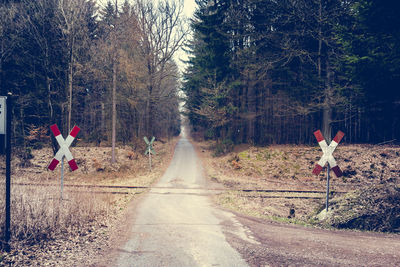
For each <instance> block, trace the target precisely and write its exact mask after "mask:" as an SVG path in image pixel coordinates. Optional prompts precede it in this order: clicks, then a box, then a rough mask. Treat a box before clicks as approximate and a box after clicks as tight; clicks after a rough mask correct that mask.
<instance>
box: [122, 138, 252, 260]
mask: <svg viewBox="0 0 400 267" xmlns="http://www.w3.org/2000/svg"><path fill="white" fill-rule="evenodd" d="M199 162H200V161H199V160H198V159H197V156H196V153H195V151H194V149H193V146H192V145H191V144H190V142H189V141H188V140H187V139H186V138H182V139H181V140H180V141H179V142H178V144H177V147H176V150H175V154H174V158H173V160H172V162H171V165H170V167H169V168H168V170H167V172H166V173H165V175H164V176H163V177H162V178H161V180H160V182H159V183H158V184H157V185H156V186H155V187H156V188H153V189H152V190H151V191H150V192H149V194H148V196H146V198H144V199H143V200H142V201H141V203H140V204H139V206H138V207H137V209H136V215H135V217H136V218H135V222H134V224H133V225H132V229H131V234H130V237H129V240H128V241H127V242H126V243H125V244H124V245H123V246H122V247H121V248H120V249H119V251H120V252H119V255H118V257H117V260H116V263H115V265H117V266H246V265H247V264H246V262H245V260H244V259H243V258H242V257H241V256H240V254H239V253H238V252H237V251H236V250H234V249H233V248H232V247H231V245H230V244H229V243H228V242H227V241H226V238H225V233H224V232H225V230H224V229H223V228H226V227H225V225H229V228H230V231H232V232H233V234H235V235H239V236H240V235H243V236H244V237H246V235H245V233H243V231H244V230H243V229H244V228H243V227H242V226H241V225H240V224H239V222H238V221H236V220H235V218H234V216H233V215H232V214H230V213H228V212H224V211H221V210H219V209H218V208H216V207H215V206H214V205H213V204H212V203H211V201H210V199H209V196H208V194H209V193H208V192H209V191H207V190H204V188H206V187H207V183H206V181H205V179H204V177H203V176H202V174H201V173H202V171H201V166H200V163H199ZM249 241H250V242H251V240H249Z"/></svg>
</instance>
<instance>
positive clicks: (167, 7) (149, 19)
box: [134, 0, 189, 135]
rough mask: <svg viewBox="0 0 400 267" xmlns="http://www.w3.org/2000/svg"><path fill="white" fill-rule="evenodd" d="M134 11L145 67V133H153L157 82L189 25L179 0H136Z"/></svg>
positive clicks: (161, 79) (159, 91) (178, 47)
mask: <svg viewBox="0 0 400 267" xmlns="http://www.w3.org/2000/svg"><path fill="white" fill-rule="evenodd" d="M134 12H135V14H136V17H137V19H138V27H139V32H140V42H141V44H140V48H141V50H142V51H141V52H142V54H143V55H144V57H145V62H146V69H147V96H146V108H145V122H146V134H147V135H153V128H152V123H151V120H152V116H153V114H152V113H153V110H154V105H155V104H156V102H157V101H159V100H160V96H161V94H162V88H161V85H162V84H163V80H164V79H166V78H167V77H168V76H169V75H170V72H166V71H165V70H166V66H167V65H168V64H169V62H170V61H171V60H172V57H173V55H174V54H175V53H176V52H177V51H178V50H179V49H180V48H181V47H182V45H183V44H184V41H185V38H186V36H187V34H188V31H189V29H188V28H186V27H185V24H184V21H183V19H182V12H183V1H182V0H178V1H173V0H168V1H159V2H157V3H153V2H152V1H146V0H136V2H135V5H134Z"/></svg>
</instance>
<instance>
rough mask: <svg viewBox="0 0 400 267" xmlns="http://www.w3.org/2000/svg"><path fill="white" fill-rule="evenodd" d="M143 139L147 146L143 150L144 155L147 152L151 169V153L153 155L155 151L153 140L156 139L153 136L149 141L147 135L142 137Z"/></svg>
mask: <svg viewBox="0 0 400 267" xmlns="http://www.w3.org/2000/svg"><path fill="white" fill-rule="evenodd" d="M143 139H144V141H145V142H146V145H147V148H146V151H145V152H144V154H145V155H147V154H149V166H150V171H151V154H153V155H155V154H156V151H155V150H154V149H153V142H154V140H155V139H156V138H155V137H154V136H153V138H151V141H150V142H149V139H147V137H146V136H145V137H143Z"/></svg>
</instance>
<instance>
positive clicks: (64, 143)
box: [48, 124, 80, 171]
mask: <svg viewBox="0 0 400 267" xmlns="http://www.w3.org/2000/svg"><path fill="white" fill-rule="evenodd" d="M50 129H51V131H52V132H53V134H54V136H55V137H56V140H57V142H58V144H59V145H60V149H59V150H58V151H57V153H56V155H55V156H54V158H53V160H52V161H51V163H50V165H49V167H48V168H49V169H50V170H52V171H54V169H55V168H56V167H57V165H58V163H60V161H61V160H62V157H63V156H65V157H66V158H67V161H68V164H69V166H70V167H71V170H72V171H75V170H76V169H78V165H76V162H75V159H74V157H73V156H72V154H71V151H69V146H70V145H71V144H72V141H74V139H75V137H76V135H77V134H78V132H79V131H80V128H79V127H78V126H74V128H72V130H71V132H70V133H69V135H68V137H67V138H65V140H64V138H63V137H62V135H61V132H60V130H59V129H58V127H57V125H56V124H54V125H52V126H50Z"/></svg>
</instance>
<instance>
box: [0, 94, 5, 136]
mask: <svg viewBox="0 0 400 267" xmlns="http://www.w3.org/2000/svg"><path fill="white" fill-rule="evenodd" d="M6 99H7V97H6V96H0V134H6V128H7V127H6V121H7V120H6V114H7V109H6Z"/></svg>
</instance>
